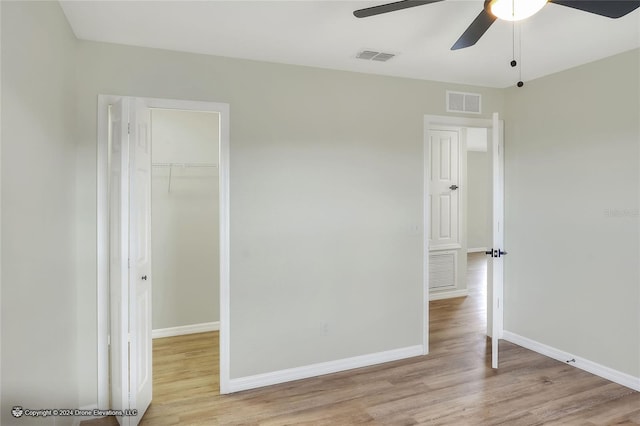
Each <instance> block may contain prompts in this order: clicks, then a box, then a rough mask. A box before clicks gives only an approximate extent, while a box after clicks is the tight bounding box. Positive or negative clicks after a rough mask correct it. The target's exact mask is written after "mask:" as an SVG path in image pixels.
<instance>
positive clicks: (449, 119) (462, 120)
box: [422, 115, 504, 355]
mask: <svg viewBox="0 0 640 426" xmlns="http://www.w3.org/2000/svg"><path fill="white" fill-rule="evenodd" d="M498 124H499V126H498V127H499V128H498V138H499V141H500V146H502V145H503V139H504V135H503V131H502V128H503V127H504V122H503V120H498ZM438 126H444V127H447V126H448V127H484V128H488V129H492V128H493V119H492V118H467V117H454V116H446V115H425V116H424V133H423V136H424V140H423V191H422V194H423V207H422V208H423V229H424V232H423V234H422V235H423V245H422V247H423V253H424V255H423V256H422V262H423V266H422V269H423V274H422V277H423V280H422V285H423V289H422V292H423V295H422V301H423V306H424V307H423V309H422V313H423V326H422V327H423V333H422V339H423V340H422V345H423V348H424V354H425V355H426V354H428V353H429V234H430V232H429V231H430V225H431V217H430V210H429V171H430V170H429V161H428V160H429V131H430V130H431V129H432V128H433V127H438ZM487 143H488V144H489V143H492V141H491V140H488V141H487ZM461 155H462V153H461ZM501 178H502V182H501V183H502V187H503V188H504V174H503V175H502V176H501ZM492 193H493V188H492ZM492 199H493V195H492ZM488 285H490V283H487V286H488ZM500 299H501V300H503V303H502V305H503V306H504V298H503V297H502V295H500ZM503 312H504V310H503V309H501V310H500V313H499V315H500V317H501V318H499V321H498V326H499V335H500V336H501V335H502V327H503V319H502V313H503ZM491 313H492V312H491V311H490V310H489V309H488V307H487V317H488V316H489V315H491Z"/></svg>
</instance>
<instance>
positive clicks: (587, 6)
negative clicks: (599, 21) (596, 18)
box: [549, 0, 640, 18]
mask: <svg viewBox="0 0 640 426" xmlns="http://www.w3.org/2000/svg"><path fill="white" fill-rule="evenodd" d="M549 2H551V3H555V4H559V5H561V6H567V7H572V8H574V9H578V10H583V11H585V12H589V13H595V14H596V15H600V16H606V17H608V18H621V17H623V16H624V15H626V14H628V13H630V12H633V11H634V10H636V9H637V8H639V7H640V1H637V0H549Z"/></svg>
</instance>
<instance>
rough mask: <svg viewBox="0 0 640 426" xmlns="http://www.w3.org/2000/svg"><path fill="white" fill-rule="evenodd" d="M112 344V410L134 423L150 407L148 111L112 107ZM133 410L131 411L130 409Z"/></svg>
mask: <svg viewBox="0 0 640 426" xmlns="http://www.w3.org/2000/svg"><path fill="white" fill-rule="evenodd" d="M111 134H112V137H111V140H112V143H111V147H110V153H111V160H110V176H111V181H110V188H109V190H110V230H109V234H110V239H111V240H110V277H109V285H110V316H111V320H110V341H111V351H110V356H111V373H110V380H111V400H112V408H113V409H115V410H124V411H126V412H127V414H128V415H125V416H121V417H116V418H117V420H118V422H119V423H120V424H121V425H128V426H132V425H137V424H138V422H139V421H140V419H141V418H142V416H143V415H144V412H145V411H146V409H147V408H148V407H149V404H150V403H151V396H152V370H151V356H152V352H151V348H152V343H151V276H150V265H151V259H150V257H151V253H150V248H151V244H150V239H151V235H150V230H151V227H150V219H151V211H150V206H151V202H150V195H151V190H150V189H151V187H150V183H151V146H150V145H151V144H150V136H149V110H148V108H146V107H145V106H144V105H143V104H142V103H141V102H138V101H135V100H130V99H127V98H124V99H123V100H121V101H119V102H117V103H115V104H114V105H112V107H111ZM132 410H133V411H132Z"/></svg>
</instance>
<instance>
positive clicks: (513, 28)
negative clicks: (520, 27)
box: [511, 21, 518, 68]
mask: <svg viewBox="0 0 640 426" xmlns="http://www.w3.org/2000/svg"><path fill="white" fill-rule="evenodd" d="M511 41H512V44H511V47H512V49H511V57H512V58H513V59H512V60H511V68H513V67H515V66H516V65H518V63H517V62H516V22H515V21H511Z"/></svg>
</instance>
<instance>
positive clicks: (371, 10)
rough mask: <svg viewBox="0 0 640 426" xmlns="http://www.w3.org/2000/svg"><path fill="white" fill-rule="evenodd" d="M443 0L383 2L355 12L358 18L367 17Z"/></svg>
mask: <svg viewBox="0 0 640 426" xmlns="http://www.w3.org/2000/svg"><path fill="white" fill-rule="evenodd" d="M439 1H442V0H403V1H396V2H393V3H387V4H382V5H380V6H373V7H367V8H366V9H359V10H356V11H355V12H353V15H354V16H355V17H356V18H366V17H367V16H373V15H380V14H381V13H388V12H395V11H396V10H402V9H408V8H410V7H416V6H422V5H423V4H429V3H437V2H439Z"/></svg>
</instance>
